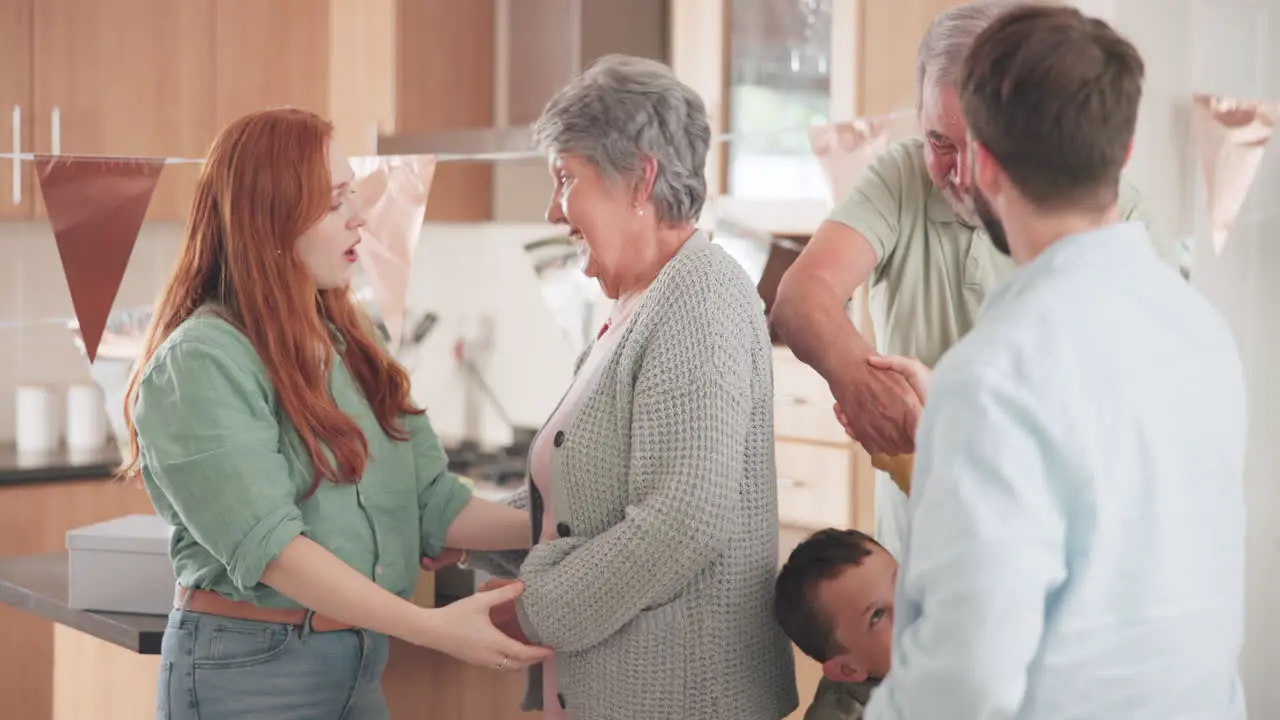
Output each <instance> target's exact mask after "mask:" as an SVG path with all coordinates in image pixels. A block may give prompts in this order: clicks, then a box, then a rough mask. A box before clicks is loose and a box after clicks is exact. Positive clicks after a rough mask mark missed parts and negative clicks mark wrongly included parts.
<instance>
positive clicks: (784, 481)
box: [778, 477, 805, 490]
mask: <svg viewBox="0 0 1280 720" xmlns="http://www.w3.org/2000/svg"><path fill="white" fill-rule="evenodd" d="M804 486H805V482H804V481H803V480H795V479H793V478H787V477H780V478H778V487H780V488H787V489H788V490H799V489H800V488H802V487H804Z"/></svg>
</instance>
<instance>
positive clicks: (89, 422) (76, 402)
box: [67, 385, 107, 452]
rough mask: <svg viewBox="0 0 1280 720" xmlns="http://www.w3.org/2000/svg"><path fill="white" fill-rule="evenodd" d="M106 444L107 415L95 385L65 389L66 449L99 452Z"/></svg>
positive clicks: (99, 392) (100, 394)
mask: <svg viewBox="0 0 1280 720" xmlns="http://www.w3.org/2000/svg"><path fill="white" fill-rule="evenodd" d="M106 444H107V413H106V408H105V407H103V401H102V391H101V390H99V389H98V386H97V385H72V386H71V387H69V388H67V449H68V450H70V451H72V452H75V451H77V450H101V449H102V447H103V446H104V445H106Z"/></svg>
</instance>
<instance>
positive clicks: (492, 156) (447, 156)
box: [0, 110, 915, 165]
mask: <svg viewBox="0 0 1280 720" xmlns="http://www.w3.org/2000/svg"><path fill="white" fill-rule="evenodd" d="M914 116H915V111H914V110H899V111H897V112H891V113H883V114H881V115H867V116H864V117H860V118H857V120H855V122H859V121H860V122H875V121H879V120H900V119H903V118H907V117H914ZM808 132H809V129H808V128H795V129H791V130H783V131H778V132H772V133H720V134H717V135H713V136H712V137H711V142H712V143H713V144H716V145H723V144H729V143H735V142H744V141H747V140H774V139H777V138H778V137H785V136H789V135H796V136H797V137H799V136H802V135H805V134H806V133H808ZM417 154H421V155H432V156H434V157H435V159H436V162H438V163H444V162H507V161H512V160H540V159H543V158H545V157H546V154H545V153H542V152H539V151H537V150H506V151H500V152H482V153H417ZM60 155H61V156H66V157H74V158H78V159H82V160H101V161H103V162H111V161H136V160H153V161H162V162H164V164H165V165H200V164H203V163H204V158H189V157H165V158H159V157H147V156H140V155H79V154H76V153H59V154H51V153H0V160H18V161H23V162H34V161H35V160H36V159H37V158H49V157H59V156H60ZM377 157H387V156H385V155H384V156H377Z"/></svg>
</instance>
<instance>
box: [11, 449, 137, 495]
mask: <svg viewBox="0 0 1280 720" xmlns="http://www.w3.org/2000/svg"><path fill="white" fill-rule="evenodd" d="M120 461H121V458H120V451H119V449H118V448H117V447H116V446H115V445H105V446H103V447H102V449H101V450H98V451H89V452H71V451H68V450H67V449H66V448H65V447H64V448H59V449H58V450H55V451H53V452H49V453H39V454H32V455H27V456H23V455H20V454H19V453H18V451H17V449H16V448H15V447H14V446H13V443H0V487H6V486H14V485H36V484H41V483H52V482H73V481H82V480H109V479H111V478H112V477H114V476H115V474H116V471H117V470H119V469H120Z"/></svg>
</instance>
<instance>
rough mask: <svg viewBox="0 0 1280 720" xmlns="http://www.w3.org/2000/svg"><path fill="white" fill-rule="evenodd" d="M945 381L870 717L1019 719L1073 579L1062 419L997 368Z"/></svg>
mask: <svg viewBox="0 0 1280 720" xmlns="http://www.w3.org/2000/svg"><path fill="white" fill-rule="evenodd" d="M969 375H970V376H969V377H964V378H960V377H954V376H948V377H947V379H945V380H944V378H943V376H942V374H941V373H940V374H939V376H937V377H936V378H935V381H934V387H933V389H932V390H931V391H930V396H929V405H928V407H927V408H926V410H925V417H924V419H923V420H922V423H921V427H920V435H919V446H920V447H921V448H922V452H921V455H920V456H919V457H918V459H917V466H916V473H917V475H916V481H917V482H916V486H915V488H913V491H914V492H913V495H912V503H913V510H914V512H913V515H912V518H911V532H910V539H909V541H908V546H907V550H906V554H905V557H904V559H903V562H902V565H901V568H900V571H899V573H900V574H899V587H898V589H897V607H896V608H895V612H896V621H895V623H896V624H895V627H894V642H893V670H892V671H891V672H890V673H889V675H888V676H887V677H886V678H885V680H884V682H883V683H882V684H881V685H880V687H879V689H877V690H876V692H875V693H874V694H873V695H872V697H871V702H870V704H869V705H868V708H867V713H866V716H867V718H869V720H899V719H901V720H935V719H936V720H951V718H970V719H972V720H1011V719H1012V718H1015V717H1019V716H1020V712H1021V709H1022V708H1023V703H1024V702H1025V700H1026V697H1027V675H1028V672H1029V670H1030V668H1031V665H1032V663H1033V662H1034V659H1035V657H1036V654H1037V652H1038V650H1039V648H1040V642H1041V638H1042V635H1043V633H1044V629H1045V616H1046V612H1047V608H1048V604H1049V603H1050V600H1051V597H1052V596H1053V594H1054V592H1055V591H1056V590H1057V588H1059V587H1060V586H1061V584H1062V583H1063V582H1064V580H1065V578H1066V572H1067V566H1066V561H1067V559H1066V552H1067V544H1066V543H1067V538H1066V532H1067V530H1066V528H1067V513H1068V508H1069V502H1070V497H1071V491H1070V482H1071V476H1070V473H1071V472H1072V469H1071V464H1070V462H1069V461H1068V460H1067V458H1069V457H1070V455H1069V453H1064V452H1062V448H1063V447H1064V443H1062V442H1061V441H1059V440H1057V439H1056V438H1055V437H1054V436H1053V434H1052V433H1051V432H1050V430H1049V428H1050V426H1051V424H1052V423H1051V421H1052V418H1048V417H1047V416H1046V415H1047V414H1046V412H1045V411H1044V409H1043V408H1042V407H1040V406H1038V405H1037V404H1035V402H1034V400H1033V399H1032V398H1029V397H1026V395H1025V393H1022V392H1019V391H1018V390H1017V389H1016V388H1013V387H1011V385H1010V383H1008V382H1005V381H1003V380H1001V379H1000V378H997V377H994V373H991V372H987V373H981V374H980V375H982V377H973V376H974V375H979V373H969Z"/></svg>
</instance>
